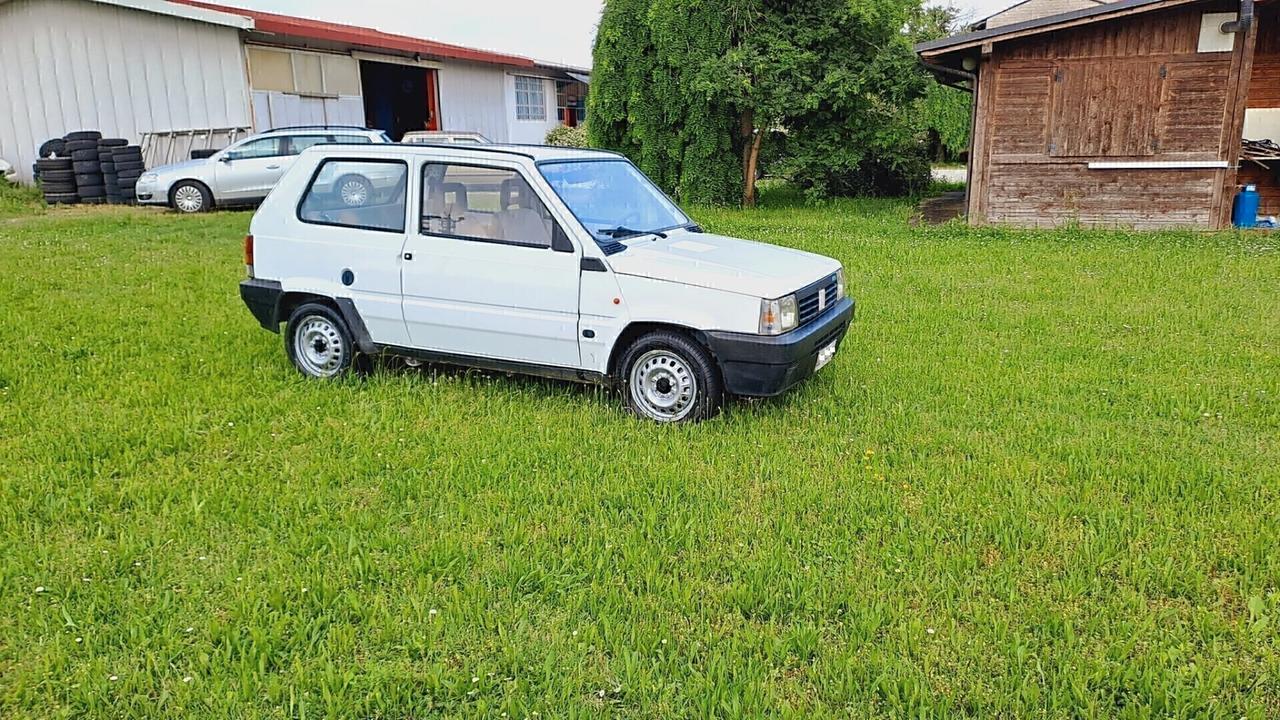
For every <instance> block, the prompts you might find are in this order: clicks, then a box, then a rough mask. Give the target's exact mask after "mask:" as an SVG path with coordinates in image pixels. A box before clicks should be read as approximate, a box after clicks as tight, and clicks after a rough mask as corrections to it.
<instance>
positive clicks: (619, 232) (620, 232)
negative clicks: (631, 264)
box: [599, 226, 667, 240]
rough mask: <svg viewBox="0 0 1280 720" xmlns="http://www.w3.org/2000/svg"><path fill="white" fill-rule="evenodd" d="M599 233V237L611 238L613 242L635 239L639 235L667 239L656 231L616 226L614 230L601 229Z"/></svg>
mask: <svg viewBox="0 0 1280 720" xmlns="http://www.w3.org/2000/svg"><path fill="white" fill-rule="evenodd" d="M599 232H600V234H601V235H604V236H605V237H611V238H613V239H614V240H618V239H620V238H629V237H636V236H639V235H656V236H658V237H660V238H662V239H663V240H666V239H667V234H666V233H664V232H659V231H657V230H636V229H634V228H629V227H625V226H618V227H615V228H601V229H600V231H599Z"/></svg>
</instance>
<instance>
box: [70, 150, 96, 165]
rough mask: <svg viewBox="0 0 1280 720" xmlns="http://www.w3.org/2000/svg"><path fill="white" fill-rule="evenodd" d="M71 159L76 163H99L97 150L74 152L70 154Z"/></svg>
mask: <svg viewBox="0 0 1280 720" xmlns="http://www.w3.org/2000/svg"><path fill="white" fill-rule="evenodd" d="M71 159H72V160H75V161H76V162H84V161H86V160H92V161H93V162H99V160H100V158H99V157H98V149H97V148H92V149H89V150H76V151H75V152H73V153H71Z"/></svg>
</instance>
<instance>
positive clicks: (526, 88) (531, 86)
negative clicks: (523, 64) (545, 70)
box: [516, 75, 547, 120]
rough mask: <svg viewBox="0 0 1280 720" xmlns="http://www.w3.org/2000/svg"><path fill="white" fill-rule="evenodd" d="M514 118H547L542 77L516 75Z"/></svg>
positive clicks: (545, 95)
mask: <svg viewBox="0 0 1280 720" xmlns="http://www.w3.org/2000/svg"><path fill="white" fill-rule="evenodd" d="M516 119H517V120H546V119H547V93H546V90H545V88H544V86H543V82H542V78H536V77H525V76H523V75H517V76H516Z"/></svg>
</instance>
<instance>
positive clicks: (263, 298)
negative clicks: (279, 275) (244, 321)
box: [240, 278, 284, 332]
mask: <svg viewBox="0 0 1280 720" xmlns="http://www.w3.org/2000/svg"><path fill="white" fill-rule="evenodd" d="M283 292H284V291H283V290H281V288H280V283H279V282H277V281H275V280H257V279H252V278H251V279H249V280H245V281H244V282H242V283H240V299H241V300H244V304H245V306H246V307H248V308H249V312H251V313H253V317H254V318H256V319H257V320H258V323H259V324H261V325H262V327H264V328H266V329H268V330H270V331H271V332H280V312H279V310H280V296H281V295H282V294H283Z"/></svg>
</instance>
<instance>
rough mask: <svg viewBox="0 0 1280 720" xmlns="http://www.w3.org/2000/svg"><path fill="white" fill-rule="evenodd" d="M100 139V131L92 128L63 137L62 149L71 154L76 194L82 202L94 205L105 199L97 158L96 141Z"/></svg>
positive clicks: (103, 182)
mask: <svg viewBox="0 0 1280 720" xmlns="http://www.w3.org/2000/svg"><path fill="white" fill-rule="evenodd" d="M101 139H102V133H100V132H97V131H93V130H82V131H80V132H73V133H69V134H68V135H67V136H66V137H65V138H63V140H64V141H65V142H64V143H63V150H64V152H66V154H68V155H70V156H71V165H72V168H73V169H74V170H75V173H76V177H75V179H76V195H78V196H79V197H80V202H82V203H87V204H94V205H96V204H101V203H104V202H106V201H107V187H106V181H105V180H104V179H103V177H102V163H101V162H100V161H99V159H98V141H100V140H101Z"/></svg>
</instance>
